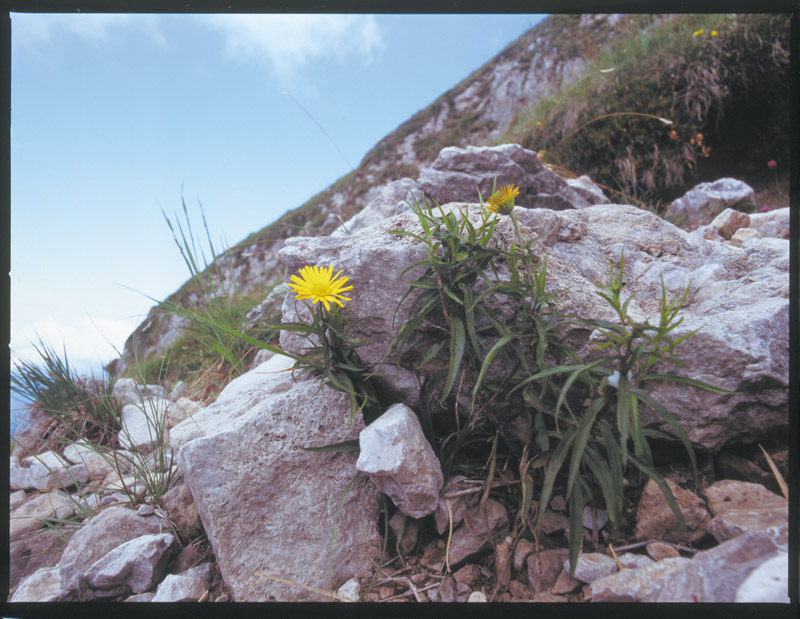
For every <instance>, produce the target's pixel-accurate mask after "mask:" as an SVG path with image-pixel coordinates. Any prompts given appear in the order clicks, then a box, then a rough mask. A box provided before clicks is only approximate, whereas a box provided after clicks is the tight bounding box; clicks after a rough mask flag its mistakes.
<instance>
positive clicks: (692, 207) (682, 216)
mask: <svg viewBox="0 0 800 619" xmlns="http://www.w3.org/2000/svg"><path fill="white" fill-rule="evenodd" d="M754 204H755V192H754V191H753V188H752V187H750V186H749V185H748V184H747V183H744V182H742V181H740V180H736V179H735V178H720V179H718V180H716V181H714V182H712V183H700V184H699V185H697V186H696V187H693V188H692V189H690V190H689V191H688V192H686V194H684V195H683V196H681V197H680V198H678V199H676V200H674V201H673V202H672V203H671V204H670V205H669V207H668V208H667V212H666V214H665V217H668V218H671V219H675V220H676V221H677V222H679V223H680V224H681V225H682V226H685V227H687V228H688V229H694V228H697V227H698V226H702V225H704V224H707V223H709V222H710V221H711V220H712V219H714V218H715V217H716V216H717V214H719V213H721V212H722V211H724V210H725V209H726V208H733V209H737V210H743V209H752V207H753V206H754Z"/></svg>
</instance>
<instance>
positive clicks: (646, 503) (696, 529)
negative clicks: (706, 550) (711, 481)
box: [636, 479, 711, 543]
mask: <svg viewBox="0 0 800 619" xmlns="http://www.w3.org/2000/svg"><path fill="white" fill-rule="evenodd" d="M666 481H667V485H668V486H669V489H670V491H671V492H672V495H673V496H674V497H675V502H676V503H677V504H678V508H679V509H680V510H681V514H682V515H683V519H684V521H685V522H686V527H687V529H688V532H689V539H690V540H691V541H694V542H696V541H698V540H700V539H702V537H703V536H704V535H705V534H706V529H707V526H708V521H709V520H711V515H710V514H709V513H708V510H707V509H706V508H705V506H704V505H703V501H702V499H701V498H700V497H698V496H697V495H696V494H695V493H694V492H691V491H689V490H684V489H683V488H681V487H679V486H678V485H677V484H675V483H673V482H671V481H670V480H666ZM636 539H638V540H649V539H658V540H663V541H665V542H675V543H678V542H683V541H686V533H684V531H683V528H682V527H681V526H680V523H679V521H678V519H677V518H676V517H675V514H674V513H672V510H671V509H670V508H669V505H668V504H667V500H666V499H665V498H664V495H663V494H662V492H661V488H659V487H658V484H656V482H654V481H653V480H652V479H651V480H649V481H648V482H647V484H645V487H644V490H643V491H642V497H641V499H640V500H639V508H638V510H637V512H636Z"/></svg>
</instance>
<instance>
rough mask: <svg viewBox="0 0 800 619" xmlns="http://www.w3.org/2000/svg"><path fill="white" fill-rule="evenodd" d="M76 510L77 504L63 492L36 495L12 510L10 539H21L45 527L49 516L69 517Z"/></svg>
mask: <svg viewBox="0 0 800 619" xmlns="http://www.w3.org/2000/svg"><path fill="white" fill-rule="evenodd" d="M76 511H77V510H76V507H75V504H74V503H73V502H72V501H71V500H70V498H69V496H67V495H66V494H65V493H63V492H60V491H55V492H45V493H43V494H40V495H38V496H35V497H33V498H32V499H29V500H28V501H26V502H25V503H23V504H22V505H20V506H19V507H17V509H15V510H14V511H12V512H11V516H10V518H9V520H10V522H9V540H10V541H12V542H14V541H17V540H20V539H22V538H23V537H25V536H26V535H28V534H29V533H32V532H33V531H36V530H37V529H41V528H43V527H44V526H45V522H46V519H47V518H59V519H64V518H69V517H70V516H72V515H73V514H74V513H75V512H76Z"/></svg>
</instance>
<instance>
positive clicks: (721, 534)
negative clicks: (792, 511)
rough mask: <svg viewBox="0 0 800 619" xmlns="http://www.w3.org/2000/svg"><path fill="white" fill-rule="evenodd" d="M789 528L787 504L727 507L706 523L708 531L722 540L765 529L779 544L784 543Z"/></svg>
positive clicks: (718, 539)
mask: <svg viewBox="0 0 800 619" xmlns="http://www.w3.org/2000/svg"><path fill="white" fill-rule="evenodd" d="M788 528H789V505H788V504H785V505H783V506H782V507H762V508H754V507H745V508H734V509H728V510H726V511H724V512H723V513H721V514H720V515H719V516H715V517H714V518H713V519H712V520H711V522H709V523H708V532H709V533H711V535H713V536H714V538H715V539H716V540H717V541H718V542H724V541H725V540H729V539H731V538H734V537H738V536H740V535H743V534H744V533H748V532H751V531H767V532H769V534H770V535H772V536H773V537H774V538H775V541H776V542H777V543H779V544H786V543H787V540H788Z"/></svg>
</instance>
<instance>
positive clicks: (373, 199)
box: [331, 178, 423, 236]
mask: <svg viewBox="0 0 800 619" xmlns="http://www.w3.org/2000/svg"><path fill="white" fill-rule="evenodd" d="M422 195H423V191H422V189H420V187H419V186H418V185H417V183H416V182H414V181H413V180H411V179H410V178H401V179H400V180H396V181H392V182H390V183H387V184H385V185H380V186H379V187H373V188H372V189H370V190H369V191H368V192H367V195H366V196H365V197H364V202H365V203H366V205H367V206H365V207H364V208H363V209H362V210H361V211H360V212H358V213H357V214H356V215H355V216H353V217H351V218H350V219H349V220H347V222H345V223H343V224H342V225H340V226H339V227H338V228H336V230H334V231H333V232H332V233H331V236H344V235H350V234H353V233H354V232H358V231H359V230H362V229H364V228H367V227H369V226H372V225H374V224H376V223H379V222H381V221H383V220H384V219H386V218H387V217H392V216H394V215H398V214H399V213H403V212H405V211H407V210H409V209H410V208H411V206H413V205H414V201H415V200H416V201H417V202H419V203H421V202H422Z"/></svg>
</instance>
